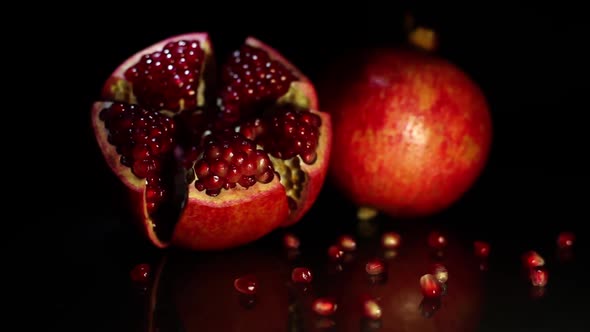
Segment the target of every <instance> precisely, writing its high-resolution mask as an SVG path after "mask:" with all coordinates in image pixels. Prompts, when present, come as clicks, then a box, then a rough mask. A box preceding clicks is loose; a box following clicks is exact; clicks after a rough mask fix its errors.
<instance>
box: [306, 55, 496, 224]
mask: <svg viewBox="0 0 590 332" xmlns="http://www.w3.org/2000/svg"><path fill="white" fill-rule="evenodd" d="M345 68H346V69H345ZM333 69H334V70H336V71H331V70H328V71H327V72H328V73H329V74H328V75H326V77H325V79H324V80H323V81H321V82H320V86H319V89H318V95H319V98H320V102H321V107H322V108H323V109H324V110H325V111H327V112H329V113H331V114H332V117H333V150H332V159H331V163H330V169H329V175H330V179H331V181H333V182H334V183H335V184H336V185H337V186H338V187H339V188H340V189H341V190H342V191H343V192H344V193H345V194H346V195H347V196H348V197H349V198H350V199H351V200H352V201H353V202H354V203H356V204H357V205H363V206H364V205H367V206H372V207H375V208H377V209H379V210H381V211H383V212H385V213H387V214H389V215H392V216H396V217H419V216H427V215H432V214H434V213H437V212H440V211H442V210H444V209H446V208H448V207H449V206H451V205H452V204H453V203H455V202H456V201H457V200H459V199H460V198H461V197H462V196H463V194H464V193H465V192H466V191H467V190H468V189H469V188H470V187H471V186H472V185H473V184H474V182H475V181H476V180H477V178H478V177H479V176H480V174H481V172H482V171H483V169H484V167H485V165H486V163H487V160H488V157H489V152H490V147H491V142H492V121H491V115H490V112H489V108H488V104H487V101H486V98H485V96H484V94H483V93H482V91H481V90H480V88H479V87H478V86H477V84H476V83H475V82H474V81H473V80H472V79H470V78H469V77H468V76H467V74H466V73H464V72H463V71H462V70H461V69H459V68H458V67H457V66H456V65H454V64H452V63H450V62H448V61H446V60H444V59H441V58H440V57H436V56H433V55H430V54H426V53H422V52H419V51H411V50H402V49H374V50H370V51H368V52H366V53H363V54H355V55H353V56H351V57H350V58H346V59H345V60H343V61H342V62H341V63H338V64H336V65H335V66H334V67H333ZM338 70H339V71H344V70H348V71H350V70H354V72H353V73H352V74H350V75H348V74H347V75H346V79H336V77H340V76H336V75H335V74H334V73H335V72H338Z"/></svg>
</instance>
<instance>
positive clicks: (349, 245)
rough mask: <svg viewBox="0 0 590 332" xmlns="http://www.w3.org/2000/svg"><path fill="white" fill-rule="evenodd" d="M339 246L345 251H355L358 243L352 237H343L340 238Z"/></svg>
mask: <svg viewBox="0 0 590 332" xmlns="http://www.w3.org/2000/svg"><path fill="white" fill-rule="evenodd" d="M338 246H339V247H340V248H342V250H345V251H354V250H356V241H355V240H354V238H353V237H352V236H350V235H342V236H341V237H340V238H338Z"/></svg>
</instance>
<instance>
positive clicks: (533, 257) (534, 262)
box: [522, 250, 545, 268]
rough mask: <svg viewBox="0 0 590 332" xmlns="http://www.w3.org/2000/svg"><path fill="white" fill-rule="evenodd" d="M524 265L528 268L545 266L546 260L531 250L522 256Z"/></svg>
mask: <svg viewBox="0 0 590 332" xmlns="http://www.w3.org/2000/svg"><path fill="white" fill-rule="evenodd" d="M522 260H523V264H524V265H525V267H527V268H534V267H538V266H543V265H545V259H544V258H543V257H541V255H539V253H537V252H536V251H534V250H529V251H527V252H525V253H524V254H523V255H522Z"/></svg>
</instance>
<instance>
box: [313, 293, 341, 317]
mask: <svg viewBox="0 0 590 332" xmlns="http://www.w3.org/2000/svg"><path fill="white" fill-rule="evenodd" d="M311 308H312V310H313V311H314V312H315V313H316V314H318V315H320V316H331V315H333V314H334V313H335V312H336V310H337V309H338V304H337V303H336V300H335V299H334V298H333V297H320V298H317V299H315V300H314V301H313V303H312V304H311Z"/></svg>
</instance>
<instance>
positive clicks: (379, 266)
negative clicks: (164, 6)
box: [365, 258, 385, 276]
mask: <svg viewBox="0 0 590 332" xmlns="http://www.w3.org/2000/svg"><path fill="white" fill-rule="evenodd" d="M365 271H366V272H367V274H369V275H372V276H374V275H379V274H382V273H383V272H385V262H384V261H382V260H380V259H379V258H373V259H371V260H370V261H368V262H367V264H366V265H365Z"/></svg>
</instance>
